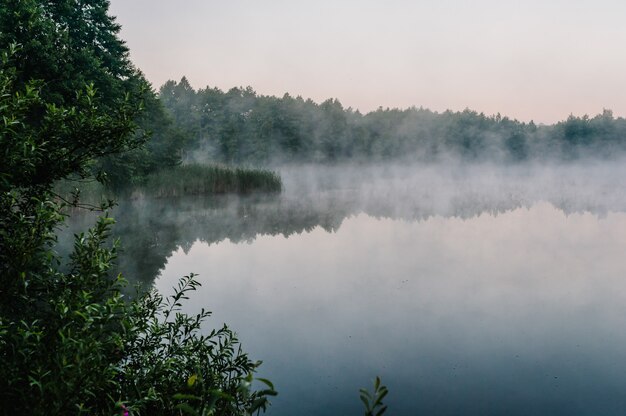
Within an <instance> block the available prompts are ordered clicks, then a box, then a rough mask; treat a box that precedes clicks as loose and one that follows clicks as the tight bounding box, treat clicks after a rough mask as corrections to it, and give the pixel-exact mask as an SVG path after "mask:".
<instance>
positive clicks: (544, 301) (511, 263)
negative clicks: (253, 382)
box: [114, 160, 626, 415]
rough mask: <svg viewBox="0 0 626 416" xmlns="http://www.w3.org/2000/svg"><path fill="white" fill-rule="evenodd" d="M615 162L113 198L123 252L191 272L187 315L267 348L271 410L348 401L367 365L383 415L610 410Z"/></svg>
mask: <svg viewBox="0 0 626 416" xmlns="http://www.w3.org/2000/svg"><path fill="white" fill-rule="evenodd" d="M625 166H626V165H624V164H623V163H622V162H621V161H612V162H606V161H598V160H596V161H591V160H590V161H587V162H584V163H583V162H578V163H565V164H559V165H556V164H551V165H541V164H519V165H515V166H508V167H503V166H501V165H494V164H460V163H444V164H432V165H414V164H403V165H400V164H396V165H384V164H380V165H340V166H326V167H320V166H314V165H310V166H295V165H294V166H283V167H281V168H280V173H281V176H282V178H283V182H284V188H285V189H284V192H283V193H282V194H281V195H278V196H269V197H268V196H259V195H256V196H255V195H252V196H247V197H242V198H240V197H232V196H230V197H228V196H227V197H211V198H186V199H185V198H183V199H177V200H167V199H162V200H152V199H139V200H134V201H122V203H121V204H120V207H119V208H118V211H117V212H114V215H115V216H116V217H117V219H118V227H117V228H118V230H119V231H118V232H120V234H121V238H122V241H123V245H124V246H125V247H126V248H125V252H124V253H123V254H122V256H121V258H120V262H121V263H123V264H124V267H123V270H135V271H137V276H139V280H142V281H144V282H146V283H149V282H150V281H152V279H154V278H155V277H157V276H158V277H157V278H156V280H155V283H154V284H155V285H156V288H157V289H158V290H160V291H161V292H163V293H168V292H170V288H171V287H172V286H174V284H175V282H176V280H177V279H178V278H179V277H180V276H182V275H185V274H189V273H190V272H194V273H199V274H200V279H201V281H202V282H203V287H202V288H201V289H200V290H199V292H197V293H195V294H193V296H192V297H191V299H190V302H189V303H188V306H187V307H188V310H187V311H188V312H194V311H197V310H199V309H200V308H202V307H204V308H207V309H209V310H212V311H214V316H213V319H212V321H211V322H212V324H213V325H214V326H220V325H221V324H222V323H224V322H225V323H227V324H228V325H229V326H231V327H232V328H234V329H235V330H236V331H237V332H238V333H239V335H240V339H241V340H242V342H243V345H244V348H245V349H246V351H248V352H249V353H250V355H251V356H252V357H253V358H255V359H262V360H263V361H264V364H263V366H262V367H261V375H262V376H264V377H268V378H270V379H271V380H272V381H274V382H275V384H276V385H277V388H278V389H279V391H280V395H279V396H278V397H277V398H276V399H275V400H274V405H273V407H272V410H271V412H270V414H273V415H288V414H322V415H338V414H358V413H359V412H360V411H361V409H360V402H359V400H358V388H360V387H366V386H368V385H369V384H370V382H371V380H372V379H373V377H374V376H375V375H380V376H381V377H382V378H383V381H384V382H385V384H387V385H388V387H389V389H390V395H389V396H388V400H387V401H386V402H387V403H388V404H389V406H390V410H389V411H390V412H392V413H394V414H419V413H422V414H437V415H452V414H491V415H504V414H506V415H527V414H545V415H548V414H550V415H553V414H589V415H592V414H594V415H595V414H617V413H623V412H624V410H626V403H625V400H624V399H623V394H622V392H623V387H624V386H625V385H626V351H625V350H624V349H623V348H622V345H624V341H626V331H624V330H623V328H624V327H626V284H624V282H623V276H624V275H626V273H625V272H626V263H625V262H624V261H623V253H624V251H625V249H626V198H625V196H626V192H625V189H626V175H624V173H626V167H625ZM155 253H156V254H155ZM127 277H131V278H132V276H127Z"/></svg>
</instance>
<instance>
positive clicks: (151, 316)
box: [0, 0, 275, 415]
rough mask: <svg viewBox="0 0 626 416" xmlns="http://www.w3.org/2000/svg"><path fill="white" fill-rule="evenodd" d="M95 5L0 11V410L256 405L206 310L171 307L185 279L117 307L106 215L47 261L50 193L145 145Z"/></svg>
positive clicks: (225, 333)
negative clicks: (166, 293) (165, 292)
mask: <svg viewBox="0 0 626 416" xmlns="http://www.w3.org/2000/svg"><path fill="white" fill-rule="evenodd" d="M107 9H108V1H105V0H89V1H78V2H77V1H73V0H72V1H70V0H66V1H54V2H43V1H34V0H7V1H6V2H3V4H2V7H0V402H1V403H2V407H1V410H0V412H1V413H2V414H28V415H48V414H90V415H91V414H94V415H111V414H120V413H121V412H122V409H123V407H124V408H127V409H129V410H130V411H131V412H132V413H133V414H136V415H141V414H143V415H153V414H155V415H159V414H163V415H171V414H180V413H181V412H183V411H185V410H186V411H188V412H191V413H192V414H194V412H195V413H197V414H203V415H208V414H224V415H230V414H233V415H240V414H251V413H253V412H255V411H256V412H258V411H262V410H265V408H266V406H267V397H268V396H271V395H274V394H275V391H274V389H273V387H272V386H271V384H270V385H269V386H268V388H267V389H264V390H260V391H253V390H252V389H251V388H250V382H251V380H252V375H251V374H252V373H253V372H254V371H255V369H256V368H257V366H258V363H255V362H252V361H250V360H249V359H248V358H247V356H246V355H245V354H244V353H243V352H242V351H241V349H240V348H239V343H238V341H237V339H236V337H235V335H234V334H233V333H232V331H230V330H229V329H228V328H227V327H224V328H221V329H220V330H216V331H213V332H210V333H209V334H206V335H203V334H202V332H201V331H200V329H201V325H202V323H203V322H204V320H205V319H206V318H207V317H208V316H209V314H208V313H207V312H204V311H203V312H201V313H200V314H198V315H196V316H187V315H185V314H182V313H181V312H180V309H179V308H180V305H181V304H180V302H181V301H182V300H183V299H185V298H186V296H187V293H188V292H189V291H192V290H194V289H195V288H196V287H197V282H196V281H195V279H194V277H193V276H189V277H186V278H184V279H183V280H182V281H181V285H180V286H179V287H178V288H177V290H176V291H175V293H174V295H172V296H171V297H169V298H163V297H162V296H161V295H159V294H157V293H155V292H148V293H146V294H140V295H138V296H136V297H134V298H133V299H130V300H126V299H125V298H124V297H123V295H122V292H121V289H122V287H123V285H124V280H123V279H122V278H121V277H120V276H119V275H114V273H113V272H112V267H113V262H114V260H115V258H116V243H114V244H113V246H112V247H107V246H106V244H107V243H106V242H107V241H108V240H109V239H110V227H111V224H112V223H113V220H112V219H111V218H107V217H103V218H101V219H100V220H99V221H98V222H97V224H96V226H95V227H94V228H93V229H91V230H90V231H88V232H87V233H82V234H78V235H77V236H76V239H75V244H74V248H73V254H72V255H71V256H70V259H69V261H68V262H67V264H65V263H62V261H61V259H60V258H59V257H58V256H57V255H56V253H55V244H56V234H55V231H56V229H57V228H58V227H59V226H60V225H61V223H62V221H63V219H64V215H63V214H62V213H63V212H65V209H66V208H68V207H72V206H75V205H76V204H77V203H78V202H77V201H69V202H64V201H62V199H60V198H59V197H58V196H57V195H55V193H54V188H53V186H54V184H55V183H57V182H58V181H60V180H63V179H65V178H68V177H73V178H76V177H78V178H85V177H88V176H89V175H90V173H91V172H93V171H94V168H95V166H96V162H97V161H98V160H102V158H104V157H107V156H111V155H114V154H117V153H119V152H124V151H128V150H131V149H136V148H137V147H138V146H139V145H140V144H142V143H143V142H144V138H145V134H143V132H142V131H141V130H139V131H138V130H137V123H136V121H141V120H142V118H141V117H140V114H141V110H142V108H143V107H144V105H143V102H144V100H145V99H146V97H147V98H148V99H149V98H150V91H149V89H146V88H147V87H146V83H145V81H144V80H143V77H142V76H141V75H140V74H138V73H137V72H136V71H135V70H134V68H133V67H132V65H131V64H130V61H129V60H128V57H127V50H126V48H125V47H124V45H123V42H121V41H119V40H118V39H117V37H116V34H117V32H118V31H119V26H118V25H117V24H115V23H114V20H113V19H112V18H111V17H109V16H108V15H107ZM145 101H149V100H145ZM153 150H154V149H153ZM158 153H159V152H157V151H155V154H158ZM162 153H163V154H164V156H163V157H164V158H167V157H168V156H167V154H168V151H167V150H162ZM110 205H111V204H110V203H108V202H105V203H104V205H103V207H106V206H110Z"/></svg>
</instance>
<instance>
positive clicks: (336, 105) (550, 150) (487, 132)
mask: <svg viewBox="0 0 626 416" xmlns="http://www.w3.org/2000/svg"><path fill="white" fill-rule="evenodd" d="M159 99H160V101H161V103H162V105H163V107H164V108H165V110H166V112H167V113H168V114H169V116H170V117H171V119H172V121H173V123H174V125H175V126H176V128H177V129H178V131H179V132H180V136H181V137H183V138H184V142H181V143H179V144H180V152H181V153H180V156H181V157H182V158H183V159H185V160H187V161H201V162H204V161H216V162H221V163H231V164H253V165H255V164H260V165H263V164H268V163H298V162H311V163H315V162H322V163H332V162H341V161H347V160H350V161H386V160H407V161H418V162H429V161H440V160H444V159H445V158H450V157H452V158H459V159H464V160H489V161H497V162H503V163H510V162H518V161H524V160H530V159H536V158H556V159H561V160H571V159H577V158H580V157H586V156H592V157H608V156H611V155H615V153H616V152H618V153H619V152H622V151H624V150H625V149H626V120H625V119H624V118H621V117H618V118H616V117H614V116H613V113H612V112H611V111H610V110H604V111H603V112H602V113H601V114H598V115H596V116H594V117H589V116H586V115H585V116H582V117H575V116H573V115H572V116H570V117H568V119H567V120H565V121H562V122H559V123H556V124H554V125H550V126H542V125H536V124H535V123H534V122H532V121H531V122H529V123H524V122H520V121H517V120H513V119H510V118H508V117H503V116H501V115H499V114H498V115H494V116H487V115H485V114H483V113H478V112H476V111H471V110H464V111H461V112H453V111H445V112H442V113H438V112H434V111H431V110H428V109H424V108H415V107H412V108H408V109H389V108H386V109H383V108H379V109H377V110H376V111H372V112H369V113H367V114H362V113H361V112H359V111H358V110H356V111H355V110H353V109H351V108H344V107H343V106H342V104H341V103H340V102H339V101H338V100H336V99H328V100H326V101H324V102H322V103H320V104H317V103H315V102H313V101H312V100H310V99H304V98H302V97H292V96H290V95H289V94H285V95H284V96H283V97H280V98H279V97H273V96H264V95H259V94H257V93H256V92H255V91H254V90H253V89H252V88H251V87H247V88H232V89H230V90H228V91H226V92H225V91H222V90H220V89H218V88H209V87H207V88H204V89H198V90H194V89H193V88H192V87H191V86H190V84H189V82H188V80H187V79H186V78H184V77H183V78H182V79H181V80H180V81H179V82H175V81H168V82H166V83H165V84H164V85H163V86H161V88H160V90H159Z"/></svg>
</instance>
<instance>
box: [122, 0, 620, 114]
mask: <svg viewBox="0 0 626 416" xmlns="http://www.w3.org/2000/svg"><path fill="white" fill-rule="evenodd" d="M111 13H112V14H113V15H115V16H117V17H118V22H119V23H120V24H122V26H123V29H122V32H121V37H122V38H123V39H125V40H126V41H127V44H128V46H129V47H130V49H131V57H132V59H133V62H134V63H135V64H136V65H137V67H139V68H140V69H141V70H142V71H143V72H144V73H145V75H146V76H147V78H148V79H149V80H150V81H151V82H152V83H153V85H154V86H155V88H158V87H159V86H160V85H161V84H163V83H164V82H165V81H167V80H168V79H174V80H179V79H180V78H181V77H182V76H183V75H185V76H187V78H188V79H189V81H190V83H191V84H192V86H194V87H195V88H203V87H206V86H211V87H218V88H221V89H225V90H227V89H229V88H231V87H234V86H248V85H249V86H252V87H253V88H254V89H255V90H256V91H257V92H258V93H260V94H266V95H277V96H282V95H283V94H284V93H285V92H288V93H289V94H291V95H293V96H297V95H301V96H302V97H304V98H311V99H313V100H314V101H316V102H321V101H323V100H325V99H327V98H331V97H332V98H338V99H339V100H340V101H341V103H342V104H343V105H344V107H352V108H355V109H357V108H358V109H359V110H361V111H362V112H367V111H371V110H374V109H376V108H377V107H378V106H383V107H399V108H406V107H410V106H417V107H419V106H423V107H425V108H430V109H432V110H436V111H444V110H446V109H452V110H463V109H464V108H470V109H473V110H476V111H479V112H484V113H486V114H489V115H491V114H495V113H498V112H500V113H501V114H502V115H508V116H510V117H514V118H517V119H520V120H523V121H529V120H531V119H532V120H534V121H535V122H539V123H553V122H556V121H558V120H562V119H565V118H566V117H567V116H568V115H569V114H570V113H573V114H574V115H583V114H589V115H595V114H597V113H600V112H602V109H603V108H608V109H612V110H613V111H614V113H615V115H619V116H626V52H625V48H626V24H625V23H624V22H626V1H623V0H619V1H618V0H594V1H587V0H523V1H513V0H471V1H470V0H467V1H463V0H437V1H434V0H429V1H425V0H415V1H402V0H378V1H374V0H315V1H298V0H285V1H282V0H266V1H263V0H251V1H246V0H222V1H215V0H177V1H174V0H111Z"/></svg>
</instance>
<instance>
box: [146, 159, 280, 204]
mask: <svg viewBox="0 0 626 416" xmlns="http://www.w3.org/2000/svg"><path fill="white" fill-rule="evenodd" d="M281 189H282V182H281V179H280V176H278V174H276V173H274V172H272V171H269V170H262V169H246V168H231V167H227V166H218V165H214V166H207V165H184V166H178V167H176V168H172V169H167V170H161V171H159V172H157V173H155V174H152V175H150V176H148V178H147V181H146V184H145V186H142V187H140V188H139V190H141V191H144V192H146V193H148V194H149V195H153V196H156V197H171V196H183V195H207V194H221V193H250V192H280V191H281Z"/></svg>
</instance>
